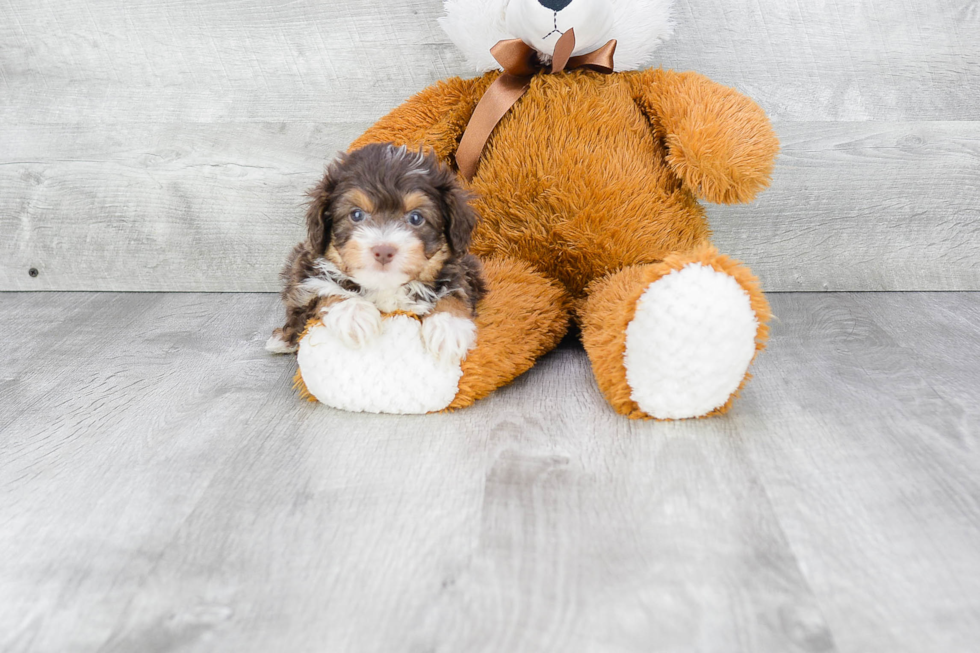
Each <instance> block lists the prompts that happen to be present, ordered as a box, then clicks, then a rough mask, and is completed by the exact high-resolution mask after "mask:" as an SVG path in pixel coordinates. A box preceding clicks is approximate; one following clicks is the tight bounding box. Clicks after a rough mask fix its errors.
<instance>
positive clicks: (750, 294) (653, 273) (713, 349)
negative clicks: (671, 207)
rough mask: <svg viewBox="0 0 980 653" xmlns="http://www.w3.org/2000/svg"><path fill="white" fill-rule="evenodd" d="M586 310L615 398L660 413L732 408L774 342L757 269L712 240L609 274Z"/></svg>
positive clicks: (641, 413)
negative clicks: (759, 354)
mask: <svg viewBox="0 0 980 653" xmlns="http://www.w3.org/2000/svg"><path fill="white" fill-rule="evenodd" d="M579 311H580V314H579V321H580V323H581V326H582V342H583V343H584V345H585V349H586V351H587V352H588V354H589V358H590V360H591V362H592V369H593V372H594V373H595V376H596V380H597V381H598V384H599V388H600V389H601V390H602V392H603V393H604V394H605V396H606V398H607V399H608V400H609V403H610V404H612V406H613V408H615V409H616V411H617V412H620V413H622V414H624V415H628V416H630V417H634V418H640V417H653V418H657V419H684V418H690V417H704V416H708V415H716V414H720V413H723V412H725V411H726V410H728V408H729V407H730V406H731V404H732V401H733V400H734V398H735V397H736V396H737V394H738V391H739V390H740V389H741V388H742V386H743V385H744V384H745V382H746V381H747V380H748V378H749V374H748V368H749V365H750V364H751V363H752V361H753V359H754V358H755V355H756V353H757V352H758V351H760V350H761V349H762V348H763V347H764V346H765V341H766V338H767V336H768V327H767V325H766V323H767V321H768V320H769V317H770V311H769V304H768V303H767V302H766V299H765V297H764V296H763V294H762V291H761V290H760V289H759V284H758V281H757V280H756V278H755V277H754V276H753V275H752V273H751V271H750V270H749V269H748V268H746V267H745V266H743V265H741V264H740V263H738V262H737V261H733V260H731V259H729V258H728V257H726V256H722V255H721V254H719V253H718V251H717V250H716V249H714V248H713V247H710V246H702V247H700V248H698V249H697V250H695V251H692V252H688V253H683V254H674V255H671V256H669V257H667V258H666V259H665V260H664V261H662V262H660V263H653V264H648V265H635V266H630V267H627V268H625V269H623V270H620V271H618V272H616V273H613V274H611V275H609V276H607V277H604V278H602V279H599V280H597V281H595V282H594V283H593V284H591V285H590V286H589V295H588V298H587V299H586V300H585V302H583V303H582V305H581V307H580V309H579Z"/></svg>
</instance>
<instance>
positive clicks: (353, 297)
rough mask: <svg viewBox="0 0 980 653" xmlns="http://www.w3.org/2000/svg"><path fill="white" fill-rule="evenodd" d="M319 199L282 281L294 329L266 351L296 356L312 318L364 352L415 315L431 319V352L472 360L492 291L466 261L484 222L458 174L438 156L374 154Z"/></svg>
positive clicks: (427, 339)
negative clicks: (482, 305)
mask: <svg viewBox="0 0 980 653" xmlns="http://www.w3.org/2000/svg"><path fill="white" fill-rule="evenodd" d="M309 195H310V197H311V202H310V206H309V210H308V211H307V213H306V227H307V232H308V233H307V238H306V241H305V242H302V243H300V244H298V245H297V246H296V247H295V248H294V249H293V251H292V253H291V254H290V255H289V258H288V260H287V262H286V266H285V268H284V269H283V271H282V273H281V275H280V277H281V279H282V281H283V291H282V300H283V303H284V304H285V305H286V324H285V325H284V326H283V327H282V328H281V329H276V330H275V331H274V332H273V334H272V337H271V338H270V339H269V341H268V342H267V343H266V349H268V350H269V351H271V352H274V353H283V354H285V353H291V352H294V351H296V350H297V349H298V344H299V338H300V336H301V335H302V333H303V330H304V329H305V327H306V323H307V321H309V319H310V318H312V317H318V318H320V319H321V320H322V322H323V325H324V326H325V327H326V328H328V329H330V330H331V331H333V332H334V333H335V334H336V335H337V336H339V337H340V339H341V340H343V341H344V342H345V343H347V344H348V345H349V346H352V347H359V346H362V345H364V344H366V343H368V342H370V340H371V339H372V338H374V337H375V336H377V335H378V334H380V333H381V314H382V313H392V312H396V311H405V312H408V313H413V314H415V315H418V316H422V317H423V319H422V340H423V342H424V344H425V346H426V347H427V348H428V349H429V351H431V352H432V353H433V354H435V355H436V356H437V357H439V358H443V359H448V360H461V359H462V358H465V356H466V352H467V351H468V350H469V349H471V348H472V347H473V345H474V343H475V339H476V325H475V324H474V323H473V318H474V315H475V310H476V305H477V302H479V301H480V299H481V298H482V297H483V295H484V294H485V292H486V286H485V284H484V281H483V277H482V276H481V268H480V262H479V260H478V259H477V258H476V257H475V256H473V255H472V254H467V252H466V249H467V247H468V246H469V244H470V237H471V235H472V233H473V229H474V228H475V227H476V223H477V220H478V218H477V215H476V213H475V212H474V211H473V209H472V208H471V207H470V205H469V200H470V195H469V194H468V193H467V192H466V191H465V190H463V189H462V188H461V187H460V186H459V184H458V183H457V181H456V175H455V174H454V173H453V172H452V171H451V170H450V169H449V168H448V167H446V166H444V165H442V164H441V163H440V162H439V161H438V159H437V158H436V157H435V155H434V154H431V153H429V154H425V153H423V152H422V151H418V152H412V151H409V150H408V149H406V148H405V147H400V148H398V147H394V146H391V145H384V144H378V145H368V146H366V147H364V148H361V149H359V150H356V151H354V152H351V153H349V154H344V155H341V156H340V157H339V158H338V159H337V160H336V161H334V162H333V163H332V164H331V165H330V166H329V167H328V169H327V172H326V175H325V176H324V177H323V180H322V181H320V183H319V184H318V185H317V186H316V187H314V188H313V189H312V190H311V191H310V192H309Z"/></svg>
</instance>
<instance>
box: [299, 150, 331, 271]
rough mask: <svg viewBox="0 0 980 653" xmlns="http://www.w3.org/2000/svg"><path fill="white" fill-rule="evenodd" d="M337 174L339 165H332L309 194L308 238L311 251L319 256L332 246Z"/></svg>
mask: <svg viewBox="0 0 980 653" xmlns="http://www.w3.org/2000/svg"><path fill="white" fill-rule="evenodd" d="M336 172H337V164H336V163H334V164H331V165H330V167H328V168H327V171H326V173H324V175H323V179H321V180H320V183H319V184H317V185H316V186H314V187H313V188H311V189H310V191H309V192H308V193H307V195H308V196H309V197H310V203H309V207H308V208H307V210H306V238H307V242H309V245H310V249H311V250H313V251H314V252H316V253H317V254H323V253H324V252H326V251H327V246H328V245H329V244H330V231H331V229H332V228H333V216H332V215H331V213H330V203H331V200H332V199H333V194H334V190H335V189H336V187H337V182H336V177H337V174H336Z"/></svg>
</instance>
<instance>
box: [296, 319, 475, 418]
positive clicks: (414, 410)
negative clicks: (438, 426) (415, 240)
mask: <svg viewBox="0 0 980 653" xmlns="http://www.w3.org/2000/svg"><path fill="white" fill-rule="evenodd" d="M297 361H298V363H299V368H300V370H301V371H302V373H303V381H304V383H306V387H307V389H308V390H309V391H310V394H312V395H313V396H314V397H316V398H317V399H318V400H319V401H321V402H322V403H324V404H326V405H328V406H331V407H333V408H340V409H342V410H349V411H354V412H368V413H398V414H421V413H429V412H432V411H438V410H442V409H443V408H445V407H446V406H448V405H449V404H450V403H452V400H453V399H454V398H455V397H456V393H457V392H458V389H459V379H460V377H461V376H462V375H463V371H462V369H461V368H460V365H459V361H458V359H456V360H440V359H438V358H436V357H435V356H434V355H433V354H432V353H430V352H429V351H428V350H427V349H426V347H425V343H424V342H423V340H422V334H421V325H420V324H419V321H418V320H415V319H413V318H411V317H408V316H405V315H396V316H393V317H389V318H386V319H384V320H383V322H382V326H381V334H380V335H378V336H377V337H375V338H372V339H371V341H370V342H369V343H367V344H366V345H364V346H361V347H358V348H352V347H349V346H348V345H347V344H345V343H344V342H343V341H341V339H340V338H339V337H338V336H337V335H335V334H334V333H333V332H332V331H331V330H329V329H327V328H325V327H322V326H315V327H312V328H311V329H310V330H309V332H308V333H307V334H306V337H305V338H303V339H302V340H301V341H300V343H299V353H298V354H297Z"/></svg>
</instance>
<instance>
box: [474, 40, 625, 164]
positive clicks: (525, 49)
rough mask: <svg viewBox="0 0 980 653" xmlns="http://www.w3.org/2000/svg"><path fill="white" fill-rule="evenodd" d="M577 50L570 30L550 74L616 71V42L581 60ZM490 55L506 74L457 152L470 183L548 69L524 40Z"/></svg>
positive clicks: (496, 48) (502, 45)
mask: <svg viewBox="0 0 980 653" xmlns="http://www.w3.org/2000/svg"><path fill="white" fill-rule="evenodd" d="M573 50H575V30H574V29H569V30H568V31H567V32H565V33H564V34H562V35H561V38H560V39H558V43H556V44H555V54H554V56H553V57H552V59H551V70H550V71H548V72H550V73H551V74H553V75H554V74H556V73H560V72H561V71H563V70H573V69H575V68H588V69H590V70H594V71H596V72H600V73H604V74H607V75H608V74H609V73H611V72H612V71H613V55H614V54H615V53H616V40H615V39H613V40H612V41H609V42H608V43H606V44H605V45H604V46H602V47H601V48H599V49H598V50H595V51H593V52H589V53H587V54H583V55H579V56H577V57H573V56H571V55H572V51H573ZM490 53H491V54H492V55H493V58H494V59H496V60H497V63H499V64H500V65H501V66H502V67H503V69H504V72H503V73H501V74H500V77H498V78H497V79H496V80H495V81H494V82H493V84H491V85H490V88H488V89H487V91H486V93H484V94H483V97H482V98H480V102H479V104H477V105H476V109H474V111H473V116H472V117H471V118H470V122H469V124H468V125H466V130H465V131H464V132H463V138H462V140H460V142H459V147H458V148H457V149H456V165H457V166H458V167H459V171H460V173H461V174H462V175H463V177H464V178H465V179H466V180H467V181H470V180H471V179H473V176H474V175H475V174H476V168H477V166H478V165H479V163H480V155H482V154H483V147H484V146H485V145H486V144H487V140H488V139H489V138H490V134H491V133H492V132H493V129H494V127H496V126H497V123H498V122H500V119H501V118H503V117H504V115H506V114H507V112H508V111H510V108H511V107H512V106H514V104H515V103H516V102H517V101H518V100H520V99H521V96H522V95H524V93H526V92H527V89H528V88H530V86H531V78H532V77H533V76H534V75H536V74H538V73H541V72H544V67H543V66H542V65H541V63H540V62H538V58H537V51H535V50H534V48H532V47H530V46H529V45H527V44H526V43H524V41H522V40H521V39H510V40H507V41H501V42H499V43H497V45H495V46H493V47H492V48H490Z"/></svg>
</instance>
